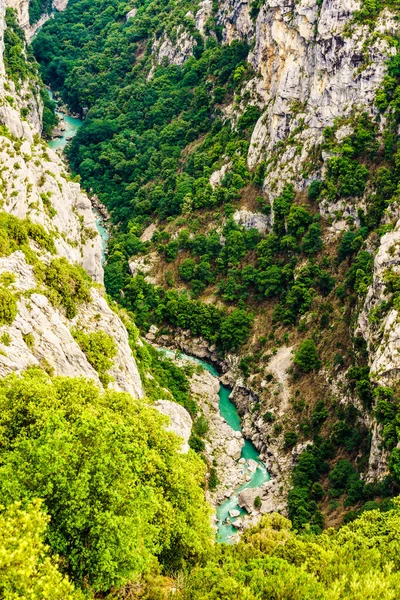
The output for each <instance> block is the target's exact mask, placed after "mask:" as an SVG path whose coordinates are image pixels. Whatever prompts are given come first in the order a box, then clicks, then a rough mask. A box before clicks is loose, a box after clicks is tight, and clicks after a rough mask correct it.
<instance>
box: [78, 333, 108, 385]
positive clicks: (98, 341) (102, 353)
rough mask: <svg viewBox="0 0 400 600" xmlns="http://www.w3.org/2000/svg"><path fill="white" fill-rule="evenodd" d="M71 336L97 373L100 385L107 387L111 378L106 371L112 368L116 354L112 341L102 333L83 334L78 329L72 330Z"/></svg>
mask: <svg viewBox="0 0 400 600" xmlns="http://www.w3.org/2000/svg"><path fill="white" fill-rule="evenodd" d="M72 335H73V337H74V339H75V340H76V341H77V342H78V344H79V347H80V348H81V350H82V352H84V354H85V355H86V358H87V359H88V361H89V363H90V364H91V365H92V367H93V368H94V369H95V370H96V371H97V373H98V375H99V379H100V381H101V383H102V384H103V385H105V386H106V385H108V383H109V382H110V381H111V377H110V376H109V375H108V374H107V371H108V370H109V369H110V368H111V367H112V366H113V361H112V359H113V358H114V357H115V356H116V354H117V346H116V343H115V341H114V339H113V338H112V337H111V336H110V335H108V334H107V333H105V332H104V331H93V332H91V333H84V332H83V331H81V330H79V329H73V330H72Z"/></svg>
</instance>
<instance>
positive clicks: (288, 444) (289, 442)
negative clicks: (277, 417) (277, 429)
mask: <svg viewBox="0 0 400 600" xmlns="http://www.w3.org/2000/svg"><path fill="white" fill-rule="evenodd" d="M297 440H298V435H297V433H295V432H294V431H287V432H286V433H285V435H284V444H285V448H293V446H295V445H296V444H297Z"/></svg>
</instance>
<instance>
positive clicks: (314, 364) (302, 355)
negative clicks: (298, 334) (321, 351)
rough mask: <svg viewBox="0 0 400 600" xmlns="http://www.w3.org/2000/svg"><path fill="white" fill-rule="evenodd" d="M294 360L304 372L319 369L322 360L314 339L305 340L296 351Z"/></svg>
mask: <svg viewBox="0 0 400 600" xmlns="http://www.w3.org/2000/svg"><path fill="white" fill-rule="evenodd" d="M293 362H294V364H295V365H297V366H298V367H299V369H300V371H302V372H303V373H309V372H310V371H314V370H315V369H319V367H320V365H321V362H320V360H319V357H318V350H317V347H316V345H315V342H314V340H312V339H308V340H303V341H302V342H301V344H300V346H299V348H298V350H297V351H296V352H295V355H294V359H293Z"/></svg>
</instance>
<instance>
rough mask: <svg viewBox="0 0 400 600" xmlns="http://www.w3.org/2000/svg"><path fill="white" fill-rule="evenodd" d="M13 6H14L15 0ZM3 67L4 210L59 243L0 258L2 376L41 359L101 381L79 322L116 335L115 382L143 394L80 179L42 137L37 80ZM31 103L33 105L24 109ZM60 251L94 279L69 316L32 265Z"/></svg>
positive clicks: (58, 371)
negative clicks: (5, 297)
mask: <svg viewBox="0 0 400 600" xmlns="http://www.w3.org/2000/svg"><path fill="white" fill-rule="evenodd" d="M9 4H10V6H14V2H12V1H11V2H10V3H9ZM25 5H27V2H26V3H24V2H20V3H19V4H18V9H19V14H20V18H21V19H22V22H21V24H22V25H23V24H24V22H25V21H24V20H23V15H24V14H25V13H24V12H23V11H24V10H25V9H26V6H25ZM26 10H27V9H26ZM4 11H5V5H4V0H0V19H1V20H0V40H1V43H0V58H2V54H3V42H2V40H3V33H4ZM0 73H1V85H0V125H1V133H0V161H1V164H2V168H1V185H0V201H1V208H2V210H3V211H5V212H6V213H10V214H12V215H15V216H16V217H18V218H19V219H24V220H26V219H29V221H27V222H33V223H37V224H39V225H41V226H43V228H44V231H45V232H47V234H48V235H49V236H50V237H51V238H52V240H53V242H54V250H53V251H52V252H48V251H44V250H43V248H41V247H40V246H39V245H38V244H36V243H34V242H33V241H32V240H30V246H31V248H30V249H31V251H33V253H34V255H35V256H36V258H35V259H33V258H31V259H30V260H29V262H28V261H27V258H26V256H25V255H24V252H22V251H20V250H17V251H15V252H12V253H11V254H9V255H6V256H2V258H0V275H1V274H6V277H7V278H8V280H9V281H10V283H9V289H10V291H11V292H12V294H13V295H14V296H15V298H17V314H16V316H15V319H13V322H12V323H10V324H4V325H2V326H1V327H0V329H1V339H2V343H1V349H0V374H1V375H6V374H8V373H10V372H20V371H22V370H24V369H26V368H27V367H29V366H32V365H41V366H43V367H44V368H46V369H47V370H50V371H51V372H52V373H54V374H55V375H64V376H84V377H88V378H91V379H94V380H95V381H96V382H97V383H98V385H99V386H100V385H101V383H100V379H99V375H98V373H97V372H96V370H95V369H94V368H93V366H92V364H91V363H90V362H89V360H88V358H87V356H86V355H85V354H84V352H83V351H82V350H81V348H80V346H79V345H78V343H77V342H76V340H75V339H74V337H73V335H72V332H73V330H74V327H77V326H79V328H81V329H83V330H84V331H85V333H86V334H90V333H91V332H92V333H93V332H98V331H103V332H105V333H106V334H107V335H108V336H110V337H111V338H112V339H113V341H114V343H115V346H116V355H115V357H114V359H113V365H112V367H110V369H109V371H108V375H109V376H110V378H111V383H110V386H111V387H113V388H115V389H118V390H123V391H127V392H129V393H131V394H132V395H133V396H135V397H142V396H143V389H142V384H141V380H140V376H139V373H138V370H137V366H136V363H135V360H134V358H133V356H132V352H131V349H130V346H129V341H128V333H127V331H126V329H125V327H124V325H123V323H122V321H121V319H120V318H119V316H118V315H117V314H116V313H115V311H114V310H113V309H112V308H110V306H109V305H108V303H107V301H106V299H105V292H104V289H103V288H102V286H101V283H102V280H103V268H102V265H101V240H100V236H99V234H98V232H97V230H96V225H95V217H94V214H93V212H92V209H91V203H90V200H89V198H88V197H87V195H86V194H84V193H83V192H82V190H81V189H80V186H79V184H78V183H76V182H74V181H71V177H70V175H69V173H68V170H67V166H66V165H65V164H64V162H63V160H62V158H61V157H60V156H59V155H58V154H57V153H55V152H53V151H52V150H51V149H50V148H49V147H48V146H47V144H46V143H45V142H44V141H43V140H41V139H40V137H39V133H40V129H41V105H40V102H38V101H37V99H36V98H35V84H34V83H33V84H28V85H26V86H22V87H21V89H19V90H18V92H17V91H16V90H15V86H14V85H13V84H12V82H10V81H7V80H6V77H5V75H4V73H5V69H4V64H3V61H2V60H0ZM5 90H7V91H5ZM25 96H28V98H27V99H26V98H25ZM27 103H28V105H29V107H30V108H29V110H27V111H26V110H25V111H24V110H22V109H23V108H24V107H26V106H27ZM57 257H64V258H65V259H67V260H68V261H69V263H71V264H78V265H81V266H82V267H83V268H84V269H85V270H86V271H87V272H88V273H89V275H90V276H91V277H92V279H93V280H94V282H97V283H96V284H95V285H94V286H93V287H92V288H91V291H90V298H88V299H87V301H86V302H85V303H83V304H81V305H80V307H79V311H78V314H77V316H76V317H75V318H72V319H71V318H68V317H67V316H66V313H65V310H64V309H63V308H62V307H60V306H57V305H56V304H55V303H54V302H52V301H51V299H49V294H48V293H47V292H46V289H45V287H43V285H41V283H40V281H39V280H38V277H37V274H36V272H35V268H34V266H32V265H34V264H36V261H37V260H39V262H40V263H42V264H43V265H44V266H46V265H49V263H50V262H51V261H52V260H53V259H54V258H57ZM29 263H31V264H29ZM71 285H72V283H71Z"/></svg>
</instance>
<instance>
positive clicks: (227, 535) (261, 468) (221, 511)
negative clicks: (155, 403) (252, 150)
mask: <svg viewBox="0 0 400 600" xmlns="http://www.w3.org/2000/svg"><path fill="white" fill-rule="evenodd" d="M160 352H162V353H163V354H164V355H166V356H168V357H172V358H173V357H175V352H173V351H172V350H165V349H164V348H163V349H161V350H160ZM179 358H183V359H184V360H190V361H192V362H195V363H197V364H199V365H201V366H202V367H203V368H204V369H206V370H207V371H208V372H209V373H211V375H213V376H214V377H219V373H218V371H217V369H216V368H215V367H214V366H213V365H211V364H210V363H208V362H206V361H204V360H201V359H199V358H195V357H194V356H189V355H188V354H183V353H181V352H179ZM230 393H231V391H230V389H229V388H227V387H226V386H225V385H222V384H221V383H220V387H219V393H218V395H219V412H220V414H221V416H222V417H223V418H224V419H225V421H226V422H227V423H228V425H229V426H230V427H232V429H234V430H235V431H241V422H240V416H239V414H238V412H237V410H236V406H235V405H234V404H233V402H231V400H230V399H229V396H230ZM241 458H244V459H245V460H246V461H247V460H249V459H252V460H255V461H256V462H257V463H258V467H257V469H256V470H255V472H254V473H253V474H252V476H251V479H250V481H248V482H246V483H244V484H243V485H241V486H240V487H239V488H237V489H236V490H235V492H234V494H233V495H232V496H231V497H230V498H228V499H227V500H225V501H224V502H222V503H221V504H220V505H219V506H218V507H217V520H218V521H217V526H218V535H217V540H218V541H219V542H227V543H230V542H231V541H232V536H234V535H235V534H236V533H237V529H236V528H235V527H233V525H232V522H233V521H235V519H234V518H231V517H230V516H229V511H230V510H238V511H239V512H240V514H241V515H242V514H246V511H245V510H244V509H242V508H240V506H239V505H238V494H239V492H241V491H243V490H246V489H248V488H258V487H261V486H262V484H263V483H265V482H266V481H269V479H270V476H269V473H268V471H267V469H266V467H265V465H264V464H263V463H262V462H261V461H260V459H259V454H258V450H257V448H256V447H255V446H254V444H253V443H252V442H251V441H250V440H247V439H245V440H244V446H243V448H242V455H241ZM245 466H246V465H244V467H245ZM227 518H229V523H228V524H226V519H227ZM237 518H239V517H237Z"/></svg>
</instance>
